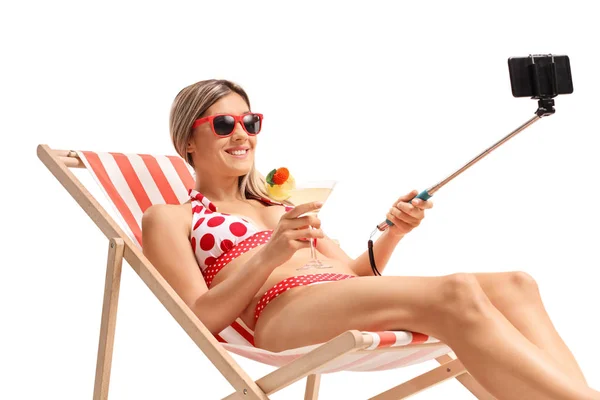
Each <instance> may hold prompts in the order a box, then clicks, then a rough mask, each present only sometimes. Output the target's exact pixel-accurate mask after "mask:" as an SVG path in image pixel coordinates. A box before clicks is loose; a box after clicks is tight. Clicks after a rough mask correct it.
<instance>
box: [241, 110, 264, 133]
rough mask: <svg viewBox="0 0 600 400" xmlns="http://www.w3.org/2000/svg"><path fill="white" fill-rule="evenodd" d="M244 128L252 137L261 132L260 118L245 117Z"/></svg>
mask: <svg viewBox="0 0 600 400" xmlns="http://www.w3.org/2000/svg"><path fill="white" fill-rule="evenodd" d="M244 127H245V128H246V132H248V133H249V134H252V135H256V134H257V133H258V132H260V127H261V119H260V116H259V115H257V114H246V115H244Z"/></svg>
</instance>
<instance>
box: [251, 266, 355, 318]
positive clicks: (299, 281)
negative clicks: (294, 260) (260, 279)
mask: <svg viewBox="0 0 600 400" xmlns="http://www.w3.org/2000/svg"><path fill="white" fill-rule="evenodd" d="M350 278H356V276H354V275H346V274H331V273H330V274H309V275H299V276H291V277H289V278H286V279H284V280H282V281H281V282H279V283H278V284H277V285H275V286H273V287H272V288H271V289H269V290H267V291H266V292H265V294H264V295H263V296H262V297H261V298H260V300H259V301H258V304H256V309H255V311H254V321H258V317H259V316H260V313H262V312H263V310H264V309H265V307H266V306H267V304H269V302H270V301H271V300H273V299H274V298H276V297H277V296H279V295H280V294H281V293H283V292H285V291H288V290H290V289H291V288H294V287H297V286H308V285H314V284H316V283H322V282H334V281H341V280H344V279H350Z"/></svg>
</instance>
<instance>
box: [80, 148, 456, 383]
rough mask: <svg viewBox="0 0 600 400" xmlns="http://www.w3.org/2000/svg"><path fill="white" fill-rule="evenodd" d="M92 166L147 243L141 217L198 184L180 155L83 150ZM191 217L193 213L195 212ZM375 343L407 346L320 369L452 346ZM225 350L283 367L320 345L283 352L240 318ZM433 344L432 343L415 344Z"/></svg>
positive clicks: (377, 364) (397, 360) (401, 334)
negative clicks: (257, 339) (264, 344)
mask: <svg viewBox="0 0 600 400" xmlns="http://www.w3.org/2000/svg"><path fill="white" fill-rule="evenodd" d="M77 153H78V155H79V157H80V159H81V160H82V162H83V163H84V164H85V166H86V168H87V170H88V171H89V172H90V173H91V174H92V176H93V177H94V179H95V180H96V182H98V184H99V185H100V186H101V187H102V189H103V191H104V193H105V194H106V196H107V197H108V199H109V200H110V202H111V204H112V205H113V207H114V208H115V210H116V211H117V214H118V215H119V216H120V218H121V221H120V222H121V224H120V225H121V226H122V228H124V230H125V231H126V232H127V233H128V234H129V236H130V238H131V239H132V240H133V241H134V243H136V244H137V245H139V246H140V247H141V246H142V229H141V221H142V215H143V214H144V211H146V209H147V208H148V207H150V206H151V205H153V204H181V203H184V202H186V201H187V200H188V189H191V188H193V187H194V182H195V180H194V176H193V170H192V169H191V168H190V167H189V166H188V164H187V163H186V162H185V161H184V160H183V159H182V158H181V157H178V156H152V155H147V154H122V153H95V152H90V151H79V152H77ZM190 218H191V216H190ZM362 333H363V335H365V338H366V339H368V340H369V342H372V344H371V345H370V346H369V347H368V348H366V349H364V350H375V349H381V348H385V347H403V346H404V347H406V348H405V349H402V350H398V349H396V350H394V351H391V352H368V351H364V350H363V351H359V352H357V353H350V354H347V355H345V356H343V357H340V358H338V359H336V360H334V361H333V362H331V363H329V364H327V365H324V366H323V367H322V368H321V370H319V371H317V372H319V373H329V372H336V371H341V370H346V371H377V370H385V369H392V368H399V367H403V366H406V365H411V364H416V363H420V362H423V361H427V360H431V359H433V358H435V357H439V356H441V355H444V354H446V353H448V352H449V351H450V349H449V348H448V347H447V346H446V345H444V344H443V343H440V342H439V341H438V340H437V339H435V338H432V337H429V336H426V335H423V334H420V333H413V332H405V331H395V332H362ZM215 337H216V338H217V340H219V341H220V342H221V343H222V344H223V346H224V347H225V349H227V350H228V351H231V352H232V353H235V354H238V355H240V356H243V357H246V358H249V359H252V360H255V361H258V362H262V363H265V364H268V365H272V366H278V367H279V366H282V365H285V364H287V363H289V362H290V361H293V360H295V359H297V358H299V357H301V356H303V355H304V354H306V353H308V352H309V351H311V350H313V349H315V348H317V347H319V345H311V346H305V347H301V348H297V349H291V350H287V351H283V352H279V353H273V352H270V351H266V350H263V349H259V348H256V347H254V332H252V330H250V329H248V327H246V325H245V324H244V323H243V322H242V321H241V320H240V319H238V320H236V321H235V322H234V323H232V324H231V325H230V326H229V327H227V328H225V329H224V330H223V331H221V332H220V333H219V334H218V335H215ZM422 343H430V344H429V345H428V346H426V347H413V346H410V345H411V344H422Z"/></svg>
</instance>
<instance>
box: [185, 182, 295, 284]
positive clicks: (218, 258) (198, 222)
mask: <svg viewBox="0 0 600 400" xmlns="http://www.w3.org/2000/svg"><path fill="white" fill-rule="evenodd" d="M189 195H190V198H191V202H192V232H191V235H190V243H191V245H192V250H193V251H194V254H195V256H196V260H197V261H198V265H199V266H200V269H201V270H202V274H203V275H204V277H205V279H206V280H207V282H206V283H207V285H208V286H209V287H210V283H209V282H212V279H213V278H214V277H215V275H216V274H217V272H219V271H220V270H221V268H223V267H224V266H225V265H227V263H228V262H230V261H231V260H233V259H234V258H236V257H237V256H239V255H240V254H243V253H245V252H246V251H248V250H250V249H252V248H254V247H256V246H259V245H261V244H264V243H266V242H267V241H268V240H269V239H270V238H271V233H272V231H271V230H268V231H259V230H258V229H257V228H256V227H255V226H254V225H253V224H251V223H250V222H249V221H248V220H246V219H244V218H241V217H239V216H236V215H231V214H226V213H219V212H218V211H217V207H216V206H215V205H214V204H213V203H212V202H211V201H210V200H209V199H208V198H206V197H205V196H203V195H202V194H201V193H199V192H198V191H196V190H193V189H190V190H189ZM259 200H260V201H262V202H263V203H266V204H269V205H277V206H283V207H285V210H286V211H289V210H291V209H292V208H293V207H290V206H286V205H284V204H282V203H278V202H276V201H273V200H271V199H267V198H260V199H259Z"/></svg>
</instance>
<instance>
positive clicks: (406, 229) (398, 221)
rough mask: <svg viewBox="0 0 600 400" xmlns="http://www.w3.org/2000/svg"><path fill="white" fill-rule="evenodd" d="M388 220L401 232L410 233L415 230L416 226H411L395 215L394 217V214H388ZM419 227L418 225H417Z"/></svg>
mask: <svg viewBox="0 0 600 400" xmlns="http://www.w3.org/2000/svg"><path fill="white" fill-rule="evenodd" d="M386 218H387V219H388V220H389V221H391V222H392V224H394V226H395V227H396V228H399V229H400V230H401V231H403V232H410V231H411V230H412V229H414V228H415V225H411V224H409V223H407V222H405V221H403V220H401V219H399V218H398V217H396V216H395V215H393V214H392V213H387V214H386ZM417 225H418V224H417Z"/></svg>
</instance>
